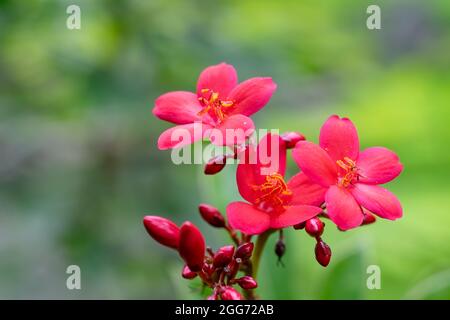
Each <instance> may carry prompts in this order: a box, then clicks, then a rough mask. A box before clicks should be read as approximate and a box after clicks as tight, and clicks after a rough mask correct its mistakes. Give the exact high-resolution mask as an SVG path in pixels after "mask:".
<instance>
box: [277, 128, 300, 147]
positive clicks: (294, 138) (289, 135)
mask: <svg viewBox="0 0 450 320" xmlns="http://www.w3.org/2000/svg"><path fill="white" fill-rule="evenodd" d="M281 139H283V141H284V143H285V144H286V148H287V149H292V148H295V145H296V144H297V142H299V141H303V140H306V138H305V136H304V135H302V134H301V133H299V132H295V131H291V132H285V133H283V134H282V135H281Z"/></svg>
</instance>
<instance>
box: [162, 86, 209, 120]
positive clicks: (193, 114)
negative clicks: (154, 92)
mask: <svg viewBox="0 0 450 320" xmlns="http://www.w3.org/2000/svg"><path fill="white" fill-rule="evenodd" d="M201 110H202V106H201V105H200V103H199V101H198V99H197V96H196V95H195V93H192V92H187V91H174V92H169V93H166V94H163V95H162V96H160V97H158V99H156V101H155V107H154V108H153V114H154V115H155V116H156V117H158V118H160V119H161V120H165V121H169V122H172V123H175V124H187V123H192V122H195V121H199V120H201V117H200V116H198V115H197V114H198V113H199V112H200V111H201Z"/></svg>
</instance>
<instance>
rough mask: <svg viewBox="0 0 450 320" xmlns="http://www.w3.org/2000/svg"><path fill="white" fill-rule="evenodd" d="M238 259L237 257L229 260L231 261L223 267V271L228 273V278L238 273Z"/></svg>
mask: <svg viewBox="0 0 450 320" xmlns="http://www.w3.org/2000/svg"><path fill="white" fill-rule="evenodd" d="M239 260H240V259H239V258H236V259H233V260H231V262H230V263H229V264H228V265H227V266H226V267H225V268H224V269H223V271H225V273H226V274H227V275H228V278H230V279H233V278H234V277H235V276H236V274H237V273H238V271H239V264H240V262H238V261H239Z"/></svg>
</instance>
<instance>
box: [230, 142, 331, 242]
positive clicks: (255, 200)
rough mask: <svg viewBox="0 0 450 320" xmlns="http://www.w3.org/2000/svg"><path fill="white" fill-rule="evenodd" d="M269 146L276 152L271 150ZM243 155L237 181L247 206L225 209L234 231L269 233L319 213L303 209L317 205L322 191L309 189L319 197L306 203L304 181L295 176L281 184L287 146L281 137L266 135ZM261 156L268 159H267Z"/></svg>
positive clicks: (312, 209) (236, 203)
mask: <svg viewBox="0 0 450 320" xmlns="http://www.w3.org/2000/svg"><path fill="white" fill-rule="evenodd" d="M272 146H278V148H275V147H274V149H276V150H272V148H273V147H272ZM261 149H262V151H261ZM272 151H274V152H273V153H272ZM252 154H253V156H252ZM244 155H245V157H246V159H242V158H241V163H240V164H239V165H238V168H237V172H236V178H237V184H238V188H239V193H240V194H241V196H242V197H243V198H244V199H245V200H247V201H248V202H250V203H246V202H241V201H239V202H232V203H230V204H229V205H228V206H227V216H228V221H229V223H230V225H231V226H232V227H233V228H235V229H238V230H241V231H242V232H244V233H246V234H259V233H262V232H264V231H266V230H268V229H280V228H285V227H289V226H293V225H295V224H298V223H300V222H303V221H305V220H308V219H310V218H312V217H314V216H316V215H317V214H319V213H320V212H321V211H322V210H321V209H320V208H318V207H316V206H312V205H305V204H312V203H314V202H317V198H321V197H322V196H323V194H322V188H317V187H314V186H312V188H313V189H311V190H313V191H314V190H319V193H317V192H316V193H314V192H309V193H308V196H309V197H310V199H306V198H305V197H304V196H303V191H304V190H306V189H307V188H308V187H309V186H310V185H312V184H309V185H308V184H307V183H306V180H307V179H304V177H303V176H299V175H296V176H294V177H293V178H292V179H291V180H290V181H289V182H288V183H286V182H285V181H284V173H285V169H286V145H285V143H284V142H283V140H282V139H281V138H280V136H278V135H271V134H268V135H266V136H265V137H263V138H262V139H261V141H260V143H259V144H258V146H257V148H256V151H255V149H254V148H252V147H248V148H247V150H246V152H245V153H244ZM263 155H267V159H264V158H263V157H264V156H263ZM252 158H253V162H252V161H251V159H252ZM304 181H305V182H304ZM314 188H315V189H314ZM319 200H320V199H319Z"/></svg>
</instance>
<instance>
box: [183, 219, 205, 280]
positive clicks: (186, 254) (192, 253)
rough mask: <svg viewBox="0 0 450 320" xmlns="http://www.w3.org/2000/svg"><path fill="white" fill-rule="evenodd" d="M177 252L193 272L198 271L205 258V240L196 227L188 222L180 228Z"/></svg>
mask: <svg viewBox="0 0 450 320" xmlns="http://www.w3.org/2000/svg"><path fill="white" fill-rule="evenodd" d="M178 252H179V253H180V256H181V257H182V258H183V260H184V261H185V262H186V264H187V265H188V267H189V269H191V270H192V271H194V272H197V271H200V270H201V269H202V266H203V259H204V258H205V239H204V238H203V235H202V233H201V232H200V230H198V229H197V227H196V226H195V225H194V224H193V223H192V222H189V221H186V222H185V223H183V225H182V226H181V228H180V241H179V246H178Z"/></svg>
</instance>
